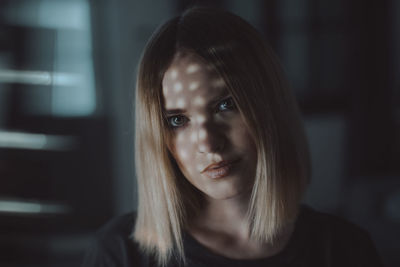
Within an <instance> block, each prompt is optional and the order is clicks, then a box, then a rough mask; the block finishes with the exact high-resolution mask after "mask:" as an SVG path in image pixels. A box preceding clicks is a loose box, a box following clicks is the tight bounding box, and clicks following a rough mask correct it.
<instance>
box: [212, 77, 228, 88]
mask: <svg viewBox="0 0 400 267" xmlns="http://www.w3.org/2000/svg"><path fill="white" fill-rule="evenodd" d="M212 86H213V87H215V88H221V87H224V86H225V81H224V80H223V79H216V80H214V81H213V82H212Z"/></svg>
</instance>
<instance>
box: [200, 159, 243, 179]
mask: <svg viewBox="0 0 400 267" xmlns="http://www.w3.org/2000/svg"><path fill="white" fill-rule="evenodd" d="M236 162H237V160H235V161H221V162H219V163H216V164H212V165H209V166H208V167H207V168H206V169H205V170H203V171H202V173H203V174H204V175H206V176H207V177H208V178H211V179H217V178H222V177H225V176H227V175H228V174H229V173H230V171H231V170H232V167H233V164H235V163H236Z"/></svg>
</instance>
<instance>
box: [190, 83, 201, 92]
mask: <svg viewBox="0 0 400 267" xmlns="http://www.w3.org/2000/svg"><path fill="white" fill-rule="evenodd" d="M197 88H199V83H198V82H191V83H190V84H189V90H190V91H194V90H196V89H197Z"/></svg>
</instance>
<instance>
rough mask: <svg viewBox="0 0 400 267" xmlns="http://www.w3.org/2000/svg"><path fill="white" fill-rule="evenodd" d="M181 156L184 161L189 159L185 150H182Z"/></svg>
mask: <svg viewBox="0 0 400 267" xmlns="http://www.w3.org/2000/svg"><path fill="white" fill-rule="evenodd" d="M179 156H180V157H181V158H182V159H184V160H185V159H187V156H188V155H187V152H186V151H185V150H183V149H182V150H181V151H179Z"/></svg>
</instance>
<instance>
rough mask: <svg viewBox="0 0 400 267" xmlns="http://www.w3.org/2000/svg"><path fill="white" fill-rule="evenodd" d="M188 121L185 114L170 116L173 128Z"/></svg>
mask: <svg viewBox="0 0 400 267" xmlns="http://www.w3.org/2000/svg"><path fill="white" fill-rule="evenodd" d="M186 122H187V118H186V117H185V116H183V115H176V116H171V117H168V124H169V125H170V126H171V127H173V128H177V127H182V126H183V125H185V123H186Z"/></svg>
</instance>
